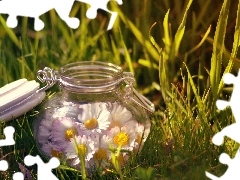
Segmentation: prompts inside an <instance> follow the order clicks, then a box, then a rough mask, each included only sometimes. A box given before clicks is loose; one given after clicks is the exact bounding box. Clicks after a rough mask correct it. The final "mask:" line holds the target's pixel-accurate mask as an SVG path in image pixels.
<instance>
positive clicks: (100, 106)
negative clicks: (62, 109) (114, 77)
mask: <svg viewBox="0 0 240 180" xmlns="http://www.w3.org/2000/svg"><path fill="white" fill-rule="evenodd" d="M79 108H80V109H81V110H82V113H80V114H79V115H78V120H79V121H80V122H82V126H83V127H84V128H85V129H86V130H87V131H90V132H93V133H94V132H98V133H101V132H102V131H103V130H106V129H107V128H108V127H109V124H110V121H111V119H110V118H111V116H110V112H109V111H108V110H107V108H106V104H105V103H89V104H83V105H80V107H79Z"/></svg>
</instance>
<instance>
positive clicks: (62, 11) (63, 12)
mask: <svg viewBox="0 0 240 180" xmlns="http://www.w3.org/2000/svg"><path fill="white" fill-rule="evenodd" d="M74 2H75V0H62V1H59V0H58V2H57V3H56V4H55V7H54V8H55V11H56V12H57V14H58V15H59V17H60V18H61V19H62V20H63V21H65V22H66V24H67V25H68V26H69V27H70V28H72V29H76V28H78V27H79V24H80V20H79V19H78V18H75V17H69V14H70V12H71V10H72V7H73V4H74Z"/></svg>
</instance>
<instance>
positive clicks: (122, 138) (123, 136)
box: [113, 132, 129, 146]
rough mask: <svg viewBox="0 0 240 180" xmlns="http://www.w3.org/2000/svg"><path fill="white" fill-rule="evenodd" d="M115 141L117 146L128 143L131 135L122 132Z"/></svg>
mask: <svg viewBox="0 0 240 180" xmlns="http://www.w3.org/2000/svg"><path fill="white" fill-rule="evenodd" d="M113 142H114V144H115V145H117V146H124V145H127V144H128V142H129V136H128V134H127V133H125V132H120V133H118V134H117V135H116V136H115V137H114V138H113Z"/></svg>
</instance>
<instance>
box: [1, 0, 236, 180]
mask: <svg viewBox="0 0 240 180" xmlns="http://www.w3.org/2000/svg"><path fill="white" fill-rule="evenodd" d="M88 8H89V7H88V6H87V5H86V4H83V3H80V2H75V4H74V6H73V9H72V11H71V16H72V17H77V18H79V19H80V26H79V28H77V29H71V28H69V27H68V26H67V25H66V24H65V22H63V21H62V20H61V19H60V18H59V17H58V15H57V13H56V12H55V11H54V10H51V11H50V12H47V13H46V14H44V15H42V16H41V17H40V18H41V19H42V20H43V21H44V22H45V27H44V29H43V30H41V31H35V30H34V28H33V19H31V18H27V17H19V18H18V19H19V24H18V26H17V27H16V28H14V29H11V28H8V27H7V25H6V19H7V17H8V16H7V15H0V87H1V86H4V85H5V84H7V83H10V82H12V81H15V80H18V79H20V78H27V79H28V80H33V79H34V80H37V78H36V77H37V71H38V70H40V69H43V68H44V67H50V68H53V69H56V70H57V69H59V68H60V67H61V66H63V65H65V64H68V63H72V62H77V61H96V60H98V61H104V62H111V63H114V64H116V65H119V66H121V67H122V68H123V70H124V71H129V72H132V73H133V74H134V77H135V80H136V83H135V88H136V89H137V90H138V92H140V93H141V94H143V95H144V96H146V97H147V98H148V99H149V100H150V101H152V102H153V103H154V105H155V108H156V111H155V112H154V113H153V114H152V116H151V125H152V126H151V131H150V134H149V136H148V139H147V141H146V142H145V144H144V146H143V149H142V150H141V152H140V153H138V154H135V155H132V157H130V160H129V161H128V162H127V164H126V165H125V166H124V167H123V168H122V169H121V168H120V169H114V168H112V169H108V168H106V169H105V170H104V171H96V172H94V173H93V174H92V175H91V176H89V177H88V178H89V179H103V180H105V179H106V180H107V179H121V180H122V179H129V180H131V179H139V180H154V179H162V180H171V179H174V180H178V179H179V180H180V179H185V180H188V179H189V180H192V179H194V180H198V179H199V180H200V179H201V180H202V179H207V178H206V176H205V171H208V172H211V173H212V174H215V175H216V176H220V175H222V174H223V173H224V172H225V171H226V169H227V166H225V165H223V164H221V163H220V162H219V161H218V157H219V155H220V154H221V153H222V152H226V153H227V154H229V155H230V156H231V157H233V156H234V154H235V153H236V150H237V149H238V148H239V145H238V143H236V142H235V141H233V140H231V139H227V138H226V139H225V142H224V144H223V145H222V146H215V145H214V144H213V143H212V141H211V138H212V136H213V135H214V134H216V133H217V132H219V131H220V130H221V129H223V128H224V127H226V126H227V125H230V124H232V123H233V122H234V121H235V120H234V116H233V115H232V112H231V109H230V108H227V109H225V110H222V111H220V110H218V109H217V108H216V100H217V99H226V100H227V99H229V97H230V95H231V91H232V86H225V85H224V83H223V80H222V76H223V74H224V73H226V72H231V73H233V74H237V72H238V69H239V67H240V63H239V62H240V61H239V59H238V55H239V53H238V47H239V44H240V42H239V31H240V1H233V0H183V1H178V0H162V1H160V0H159V1H156V0H155V1H154V0H141V3H140V1H139V0H131V1H126V0H123V4H122V5H121V6H118V5H117V4H116V3H114V2H111V3H109V9H111V10H113V11H116V12H118V18H117V21H116V22H115V24H114V26H113V29H111V30H109V31H107V30H106V29H107V24H108V19H109V18H108V14H107V13H106V12H104V11H99V12H98V16H97V18H96V19H93V20H90V19H88V18H87V17H86V11H87V9H88ZM58 90H59V89H58V87H57V86H53V87H52V88H50V89H49V90H48V91H47V97H46V98H50V97H51V94H53V93H55V92H57V91H58ZM40 110H41V104H40V105H39V106H37V107H35V108H34V109H33V110H31V111H29V112H27V113H26V114H25V115H23V116H21V117H19V118H16V119H14V120H13V121H9V122H7V123H1V126H0V129H1V131H0V132H2V130H3V128H4V127H5V126H9V125H11V126H13V127H14V128H15V130H16V132H15V140H16V144H15V145H14V146H9V147H3V148H1V151H0V154H1V157H2V159H7V160H8V162H9V163H10V168H9V169H8V170H7V171H5V172H1V173H0V179H4V180H5V179H6V180H8V179H12V177H11V176H12V174H13V173H14V172H17V171H20V169H19V165H21V164H24V163H23V159H24V157H25V156H26V155H28V154H32V155H37V154H38V149H37V147H36V144H35V140H34V137H33V132H32V123H33V121H34V118H35V117H36V115H37V114H38V112H39V111H40ZM1 137H2V138H4V136H3V134H1ZM29 170H30V172H31V176H32V178H33V179H36V177H37V176H36V174H37V172H36V166H34V167H32V168H30V169H29ZM53 172H54V173H55V174H56V176H57V177H58V178H59V179H60V180H72V179H82V177H81V172H80V171H77V170H75V169H73V168H69V167H66V166H64V165H61V166H59V167H58V168H57V169H56V170H54V171H53Z"/></svg>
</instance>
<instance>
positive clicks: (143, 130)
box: [135, 120, 151, 151]
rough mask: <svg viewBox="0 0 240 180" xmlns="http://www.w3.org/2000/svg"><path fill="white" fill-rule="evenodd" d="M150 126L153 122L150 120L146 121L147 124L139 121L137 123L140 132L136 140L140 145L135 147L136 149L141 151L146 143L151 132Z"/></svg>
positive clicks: (137, 130) (137, 129) (137, 131)
mask: <svg viewBox="0 0 240 180" xmlns="http://www.w3.org/2000/svg"><path fill="white" fill-rule="evenodd" d="M150 127H151V123H150V121H149V120H148V121H146V123H145V124H140V123H137V124H136V127H135V129H136V133H137V134H138V136H137V139H136V142H137V143H138V146H137V147H136V148H135V150H136V151H138V150H139V151H140V150H141V149H142V146H143V144H144V142H145V141H146V139H147V137H148V135H149V133H150Z"/></svg>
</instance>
